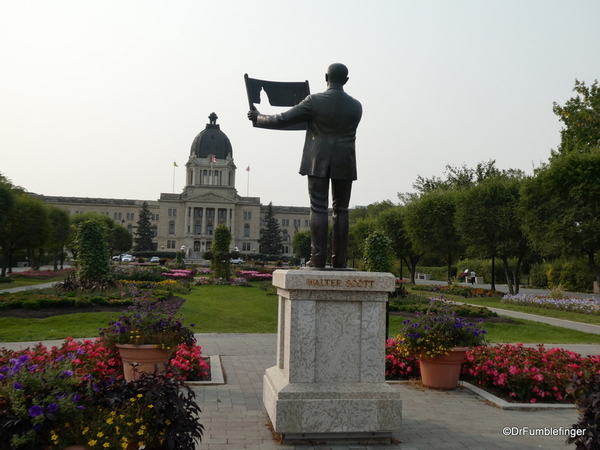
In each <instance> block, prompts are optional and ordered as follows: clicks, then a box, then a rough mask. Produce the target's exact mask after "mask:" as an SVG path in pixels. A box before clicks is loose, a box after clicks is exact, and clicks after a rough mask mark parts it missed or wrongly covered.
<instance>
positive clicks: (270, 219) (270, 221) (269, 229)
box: [258, 202, 283, 255]
mask: <svg viewBox="0 0 600 450" xmlns="http://www.w3.org/2000/svg"><path fill="white" fill-rule="evenodd" d="M264 223H265V226H264V228H261V230H260V232H261V237H260V238H259V240H258V244H259V245H260V252H261V253H264V254H266V255H278V254H280V253H282V252H283V237H282V236H281V230H280V228H279V223H278V222H277V218H276V217H275V212H274V211H273V202H271V203H269V206H268V207H267V212H266V214H265V222H264Z"/></svg>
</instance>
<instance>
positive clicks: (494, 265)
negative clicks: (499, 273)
mask: <svg viewBox="0 0 600 450" xmlns="http://www.w3.org/2000/svg"><path fill="white" fill-rule="evenodd" d="M491 287H492V290H494V291H495V290H496V258H495V257H494V256H492V286H491Z"/></svg>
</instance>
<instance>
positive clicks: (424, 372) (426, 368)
mask: <svg viewBox="0 0 600 450" xmlns="http://www.w3.org/2000/svg"><path fill="white" fill-rule="evenodd" d="M467 350H469V347H455V348H452V349H450V353H449V354H447V355H442V356H436V357H434V358H430V357H427V356H421V357H419V365H420V366H421V381H422V382H423V386H425V387H429V388H434V389H446V390H452V389H456V386H458V378H459V377H460V369H461V366H462V363H463V361H464V360H465V354H466V353H467Z"/></svg>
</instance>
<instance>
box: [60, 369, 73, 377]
mask: <svg viewBox="0 0 600 450" xmlns="http://www.w3.org/2000/svg"><path fill="white" fill-rule="evenodd" d="M62 374H63V377H65V378H68V377H70V376H72V375H73V371H72V370H63V373H62Z"/></svg>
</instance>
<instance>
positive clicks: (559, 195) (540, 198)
mask: <svg viewBox="0 0 600 450" xmlns="http://www.w3.org/2000/svg"><path fill="white" fill-rule="evenodd" d="M599 211H600V149H599V148H590V149H589V152H587V153H579V152H571V153H566V154H563V155H560V156H559V157H557V158H554V159H553V160H552V161H551V162H550V164H549V165H548V166H546V167H543V168H542V169H540V170H538V172H537V173H536V174H535V176H534V177H531V178H530V179H528V180H526V181H525V182H524V186H523V189H522V202H521V209H520V213H521V214H522V215H523V218H524V223H523V225H524V229H525V232H526V234H527V236H528V237H529V239H530V240H531V242H532V244H533V245H534V246H535V247H536V248H537V249H538V250H539V251H541V252H542V253H544V254H546V255H555V256H558V255H564V256H578V257H585V258H586V259H587V261H588V263H589V265H590V268H591V269H592V270H593V271H594V273H595V274H596V280H597V281H598V282H600V267H599V265H598V263H597V262H596V259H597V256H598V252H600V217H599Z"/></svg>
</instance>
